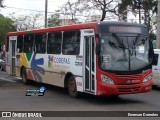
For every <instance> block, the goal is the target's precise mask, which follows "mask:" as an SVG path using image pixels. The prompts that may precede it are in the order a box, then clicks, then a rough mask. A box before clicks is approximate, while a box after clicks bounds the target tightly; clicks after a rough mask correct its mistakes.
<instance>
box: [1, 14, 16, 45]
mask: <svg viewBox="0 0 160 120" xmlns="http://www.w3.org/2000/svg"><path fill="white" fill-rule="evenodd" d="M13 23H14V22H13V20H11V19H10V18H7V17H4V16H3V15H1V14H0V42H1V43H3V42H4V40H5V39H6V33H8V32H12V31H16V29H15V26H14V25H13Z"/></svg>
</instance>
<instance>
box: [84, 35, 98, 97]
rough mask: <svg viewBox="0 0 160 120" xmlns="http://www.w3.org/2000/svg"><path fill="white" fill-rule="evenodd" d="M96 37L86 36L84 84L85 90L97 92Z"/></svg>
mask: <svg viewBox="0 0 160 120" xmlns="http://www.w3.org/2000/svg"><path fill="white" fill-rule="evenodd" d="M95 61H96V60H95V37H94V36H85V37H84V65H83V68H84V73H83V78H84V85H85V91H86V92H90V93H93V94H94V93H95V80H96V77H95V63H96V62H95Z"/></svg>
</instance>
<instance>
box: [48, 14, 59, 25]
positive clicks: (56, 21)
mask: <svg viewBox="0 0 160 120" xmlns="http://www.w3.org/2000/svg"><path fill="white" fill-rule="evenodd" d="M59 25H60V15H59V14H58V13H55V14H52V15H51V16H50V17H49V18H48V27H54V26H59Z"/></svg>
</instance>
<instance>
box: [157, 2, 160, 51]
mask: <svg viewBox="0 0 160 120" xmlns="http://www.w3.org/2000/svg"><path fill="white" fill-rule="evenodd" d="M157 7H158V13H157V45H156V47H157V49H160V0H158V6H157Z"/></svg>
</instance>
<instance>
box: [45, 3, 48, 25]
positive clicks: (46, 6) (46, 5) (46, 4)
mask: <svg viewBox="0 0 160 120" xmlns="http://www.w3.org/2000/svg"><path fill="white" fill-rule="evenodd" d="M47 10H48V0H45V28H46V27H48V26H47Z"/></svg>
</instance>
